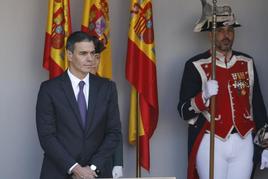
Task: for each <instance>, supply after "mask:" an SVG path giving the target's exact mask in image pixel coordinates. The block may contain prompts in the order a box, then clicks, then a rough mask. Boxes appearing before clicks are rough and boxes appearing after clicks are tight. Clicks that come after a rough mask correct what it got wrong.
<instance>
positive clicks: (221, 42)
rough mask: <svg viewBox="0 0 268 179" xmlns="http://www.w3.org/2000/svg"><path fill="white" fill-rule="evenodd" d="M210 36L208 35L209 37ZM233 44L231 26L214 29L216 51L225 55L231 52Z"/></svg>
mask: <svg viewBox="0 0 268 179" xmlns="http://www.w3.org/2000/svg"><path fill="white" fill-rule="evenodd" d="M211 35H212V34H210V36H211ZM233 42H234V28H233V27H231V26H225V27H218V28H217V29H216V39H215V44H216V50H217V51H219V52H222V53H226V52H229V51H231V50H232V46H233Z"/></svg>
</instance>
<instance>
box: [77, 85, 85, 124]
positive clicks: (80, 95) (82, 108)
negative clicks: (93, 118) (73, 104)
mask: <svg viewBox="0 0 268 179" xmlns="http://www.w3.org/2000/svg"><path fill="white" fill-rule="evenodd" d="M78 85H79V92H78V96H77V102H78V106H79V110H80V116H81V120H82V124H83V127H84V128H85V125H86V117H87V104H86V98H85V95H84V92H83V88H84V85H85V82H84V81H80V82H79V84H78Z"/></svg>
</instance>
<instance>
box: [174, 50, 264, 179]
mask: <svg viewBox="0 0 268 179" xmlns="http://www.w3.org/2000/svg"><path fill="white" fill-rule="evenodd" d="M210 79H211V53H210V52H209V51H206V52H204V53H202V54H199V55H196V56H194V57H193V58H191V59H190V60H188V61H187V62H186V64H185V68H184V73H183V77H182V82H181V90H180V101H179V104H178V111H179V113H180V115H181V117H182V119H184V120H186V121H187V122H188V124H189V125H188V134H189V135H188V154H189V162H188V179H196V178H199V177H201V178H202V176H201V175H200V176H198V173H197V170H196V168H197V161H198V160H200V161H204V162H208V160H206V159H207V158H208V157H207V158H205V159H204V158H202V156H205V154H206V155H208V154H209V145H208V144H209V142H207V141H206V140H208V139H209V137H207V136H208V134H206V133H209V126H210V123H209V121H210V113H209V101H208V102H206V101H205V100H204V98H203V97H202V91H204V87H205V84H206V82H207V81H208V80H210ZM216 80H217V81H218V86H219V89H218V94H217V95H216V115H215V117H216V118H215V134H216V139H215V145H216V146H215V154H218V156H219V157H217V156H215V160H216V161H217V162H215V164H219V163H220V162H222V163H224V161H228V162H229V161H235V162H236V161H237V163H236V166H241V168H239V167H236V166H234V167H233V169H235V171H231V170H230V168H227V169H226V171H230V172H235V173H237V174H238V175H234V174H232V175H231V176H232V177H239V176H240V175H239V174H240V173H245V175H243V176H245V177H244V178H247V177H248V176H250V173H251V168H252V165H253V163H252V157H253V141H252V136H251V133H252V132H254V131H255V128H256V129H257V130H258V129H259V128H260V127H262V126H263V125H264V124H265V122H267V117H266V109H265V105H264V102H263V99H262V95H261V91H260V87H259V82H258V77H257V73H256V70H255V68H254V64H253V59H252V58H251V57H250V56H248V55H246V54H244V53H241V52H237V51H232V56H231V59H230V60H229V61H228V62H227V61H226V60H225V58H224V56H222V55H221V54H219V53H217V61H216ZM234 129H236V133H235V134H232V131H233V130H234ZM207 145H208V146H207ZM244 147H246V148H247V149H246V148H244ZM242 150H243V152H241V151H242ZM203 151H205V152H204V153H202V152H203ZM222 152H223V153H222ZM255 154H256V157H255ZM198 156H201V159H199V158H198ZM222 156H224V157H222ZM225 156H227V158H225ZM230 156H235V157H236V158H235V159H233V158H228V157H230ZM259 159H260V157H259V153H257V152H256V151H254V162H255V164H256V163H257V162H258V161H259ZM242 164H248V165H246V166H243V165H242ZM208 165H209V164H208V163H204V165H203V164H201V167H207V166H208ZM226 165H227V166H233V164H228V163H227V164H226ZM199 166H200V164H199ZM219 166H220V167H217V166H216V167H215V172H216V173H215V174H216V175H215V176H218V178H217V179H220V178H225V177H226V176H228V172H226V171H224V168H223V167H222V165H221V163H220V164H219ZM243 167H244V168H246V169H245V170H248V173H246V171H240V170H243V169H244V168H243ZM207 169H209V167H207ZM217 174H219V175H217ZM241 176H242V175H241ZM246 176H247V177H246ZM203 178H206V174H205V175H203Z"/></svg>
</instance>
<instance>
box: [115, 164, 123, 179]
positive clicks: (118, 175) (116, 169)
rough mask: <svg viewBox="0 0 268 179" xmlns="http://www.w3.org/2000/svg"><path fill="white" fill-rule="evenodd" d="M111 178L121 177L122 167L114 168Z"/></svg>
mask: <svg viewBox="0 0 268 179" xmlns="http://www.w3.org/2000/svg"><path fill="white" fill-rule="evenodd" d="M112 174H113V178H120V177H122V176H123V167H122V166H114V168H113V171H112Z"/></svg>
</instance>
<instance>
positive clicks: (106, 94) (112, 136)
mask: <svg viewBox="0 0 268 179" xmlns="http://www.w3.org/2000/svg"><path fill="white" fill-rule="evenodd" d="M89 86H90V87H89V100H88V114H87V123H86V127H85V128H83V127H82V123H81V119H80V113H79V108H78V104H77V101H76V98H75V95H74V92H73V88H72V85H71V81H70V79H69V76H68V74H67V72H65V73H64V74H62V75H61V76H59V77H57V78H55V79H53V80H48V81H45V82H43V83H42V84H41V87H40V90H39V94H38V99H37V105H36V124H37V131H38V136H39V140H40V144H41V146H42V148H43V150H44V159H43V165H42V169H41V175H40V178H41V179H68V178H71V176H70V175H68V173H67V172H68V170H69V169H70V167H72V166H73V165H74V164H75V163H76V162H78V163H79V164H80V165H82V166H86V165H90V164H94V165H96V166H97V168H98V169H100V171H101V174H100V176H99V177H107V176H110V175H111V174H109V175H108V173H107V171H105V169H104V168H105V167H104V166H105V163H106V162H107V161H108V160H109V159H110V158H111V156H112V154H113V153H114V151H115V149H116V147H117V146H118V142H119V140H120V139H121V124H120V117H119V109H118V100H117V90H116V85H115V83H114V82H112V81H109V80H108V79H104V78H100V77H97V76H94V75H92V74H90V77H89Z"/></svg>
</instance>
